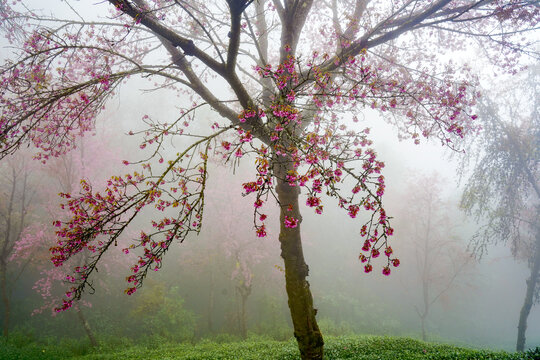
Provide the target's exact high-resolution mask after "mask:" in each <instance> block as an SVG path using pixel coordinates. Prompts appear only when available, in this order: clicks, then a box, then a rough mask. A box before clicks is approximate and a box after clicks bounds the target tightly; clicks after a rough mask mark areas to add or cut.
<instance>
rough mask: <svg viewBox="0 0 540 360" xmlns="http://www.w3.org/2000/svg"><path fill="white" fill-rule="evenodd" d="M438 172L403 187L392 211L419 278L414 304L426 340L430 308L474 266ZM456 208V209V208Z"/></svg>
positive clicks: (417, 178) (416, 179) (399, 233)
mask: <svg viewBox="0 0 540 360" xmlns="http://www.w3.org/2000/svg"><path fill="white" fill-rule="evenodd" d="M442 186H443V184H442V180H441V178H440V176H439V175H438V174H436V173H435V174H433V175H431V176H418V177H416V178H415V179H414V181H410V182H409V185H408V186H407V193H406V194H407V195H406V196H405V197H404V198H403V199H402V203H403V204H404V207H403V208H402V209H401V211H400V212H398V213H397V214H396V220H397V225H396V229H397V231H398V235H399V237H400V238H401V239H403V240H405V241H406V242H407V243H408V244H409V245H408V246H407V248H408V249H411V251H413V252H414V256H409V259H411V260H412V259H413V258H414V259H415V260H416V264H414V265H416V270H417V274H418V278H419V280H420V285H421V286H420V289H421V293H422V294H421V295H422V296H421V299H422V301H421V305H420V306H415V309H416V312H417V314H418V316H419V317H420V321H421V327H422V340H424V341H426V340H427V330H426V326H427V324H426V323H427V320H428V317H429V314H430V312H431V310H432V307H433V306H434V305H436V304H437V303H439V302H440V301H441V300H442V298H443V297H444V296H446V295H448V292H449V291H450V290H452V289H453V288H456V287H458V286H459V284H460V281H461V280H462V278H463V277H464V276H467V275H470V269H471V268H472V266H473V265H474V262H473V259H472V258H471V255H470V254H469V253H467V251H466V250H465V244H463V241H462V239H460V238H459V237H458V236H457V235H456V234H455V232H454V231H455V225H454V223H453V222H452V218H451V216H452V215H451V209H452V207H451V205H450V203H449V202H448V201H446V200H445V199H444V198H443V197H442V195H441V193H442V190H443V189H442ZM456 210H457V208H456Z"/></svg>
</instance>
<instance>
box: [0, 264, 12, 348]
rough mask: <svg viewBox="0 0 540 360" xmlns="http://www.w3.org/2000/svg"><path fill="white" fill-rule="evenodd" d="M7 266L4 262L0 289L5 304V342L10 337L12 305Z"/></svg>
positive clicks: (0, 266)
mask: <svg viewBox="0 0 540 360" xmlns="http://www.w3.org/2000/svg"><path fill="white" fill-rule="evenodd" d="M6 270H7V269H6V264H5V262H4V261H2V263H1V265H0V287H1V291H2V302H3V303H4V325H3V326H4V328H3V333H2V334H3V336H4V340H7V339H8V337H9V316H10V311H11V310H10V304H9V294H8V288H7V278H6Z"/></svg>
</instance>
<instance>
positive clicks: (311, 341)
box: [276, 166, 324, 360]
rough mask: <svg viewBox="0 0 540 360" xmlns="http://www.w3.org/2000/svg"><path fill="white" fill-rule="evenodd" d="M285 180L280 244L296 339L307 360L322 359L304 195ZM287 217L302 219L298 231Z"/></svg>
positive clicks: (279, 182) (281, 195)
mask: <svg viewBox="0 0 540 360" xmlns="http://www.w3.org/2000/svg"><path fill="white" fill-rule="evenodd" d="M284 167H286V166H284ZM283 170H285V171H286V170H288V169H283ZM285 171H283V173H285ZM284 178H285V176H283V177H282V176H278V177H277V187H276V191H277V194H278V199H279V202H280V205H281V214H280V222H281V227H280V234H279V242H280V243H281V257H282V258H283V261H284V263H285V285H286V288H287V296H288V302H289V310H290V312H291V318H292V322H293V327H294V337H295V338H296V341H297V342H298V347H299V349H300V356H301V358H302V359H303V360H313V359H322V358H323V345H324V341H323V338H322V334H321V331H320V330H319V327H318V325H317V321H316V320H315V315H316V313H317V310H316V309H314V308H313V298H312V296H311V291H310V290H309V283H308V282H307V281H306V277H307V276H308V272H309V270H308V266H307V264H306V262H305V260H304V254H303V251H302V240H301V237H300V222H301V216H300V211H299V209H298V196H299V194H300V191H299V189H298V188H297V187H291V186H289V184H288V183H287V182H286V181H284V180H282V179H284ZM285 216H289V217H294V218H295V219H298V225H297V226H296V227H294V228H290V227H286V226H285Z"/></svg>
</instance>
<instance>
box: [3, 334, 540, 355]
mask: <svg viewBox="0 0 540 360" xmlns="http://www.w3.org/2000/svg"><path fill="white" fill-rule="evenodd" d="M325 341H326V345H325V356H326V359H327V360H341V359H357V360H375V359H377V360H399V359H404V360H405V359H411V360H415V359H425V360H472V359H479V360H488V359H491V360H505V359H509V360H525V359H527V360H529V359H535V357H534V355H533V352H532V351H530V352H529V353H528V354H529V355H530V356H527V353H525V354H523V353H507V352H502V351H498V352H496V351H488V350H473V349H467V348H462V347H456V346H452V345H443V344H434V343H425V342H422V341H418V340H414V339H410V338H398V337H378V336H342V337H327V338H326V340H325ZM40 359H43V360H53V359H55V360H56V359H70V360H125V359H129V360H138V359H140V360H143V359H144V360H209V359H216V360H264V359H272V360H273V359H275V360H293V359H294V360H297V359H299V352H298V349H297V347H296V343H295V342H294V341H293V340H290V341H286V342H279V341H271V340H264V339H251V340H248V341H244V342H229V343H216V342H213V341H209V340H203V341H201V342H199V343H197V344H195V345H191V344H170V343H163V342H160V341H158V340H157V339H156V340H154V341H152V340H149V341H147V343H146V344H145V345H137V344H131V343H130V341H115V342H111V341H109V342H104V346H102V347H101V348H100V349H91V348H90V347H89V346H88V344H87V343H86V342H85V341H64V342H63V343H58V344H50V345H41V346H40V345H38V344H35V343H33V344H23V345H21V344H11V343H10V344H5V343H0V360H40ZM537 359H538V358H537Z"/></svg>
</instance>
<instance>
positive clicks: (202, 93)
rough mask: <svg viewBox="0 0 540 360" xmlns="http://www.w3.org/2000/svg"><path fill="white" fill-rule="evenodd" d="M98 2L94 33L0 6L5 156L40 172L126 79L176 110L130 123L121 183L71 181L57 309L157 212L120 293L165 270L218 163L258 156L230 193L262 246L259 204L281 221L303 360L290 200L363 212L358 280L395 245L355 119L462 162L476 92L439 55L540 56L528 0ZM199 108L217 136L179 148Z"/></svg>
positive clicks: (316, 354) (89, 27)
mask: <svg viewBox="0 0 540 360" xmlns="http://www.w3.org/2000/svg"><path fill="white" fill-rule="evenodd" d="M105 3H106V4H107V5H109V7H110V8H111V11H110V12H109V13H107V12H106V10H105V9H103V8H104V6H102V5H105V4H101V5H95V6H96V7H97V6H101V7H100V8H99V9H100V11H102V14H101V17H99V18H92V17H91V15H90V14H88V15H87V12H84V13H83V12H80V11H77V9H75V8H73V7H71V9H72V14H71V15H66V17H63V16H46V15H43V14H41V13H39V12H37V11H24V12H23V13H21V14H19V13H17V9H18V7H17V6H11V3H8V2H7V1H5V0H3V1H2V8H3V12H4V15H3V17H2V19H3V20H2V21H3V22H2V26H3V27H4V28H5V29H6V30H7V33H8V34H11V33H12V32H13V31H10V30H11V29H12V27H13V26H14V25H13V24H14V22H13V21H9V20H13V19H17V22H15V23H16V25H17V30H20V29H24V36H23V37H22V38H23V39H24V42H19V41H17V38H13V37H11V38H10V40H12V42H13V43H12V46H14V47H15V48H16V49H18V50H17V51H15V52H14V53H13V56H11V57H10V58H9V59H8V60H6V61H5V62H4V63H3V64H2V68H1V70H0V76H1V81H2V90H1V93H0V103H1V104H2V110H1V111H2V112H1V117H0V119H1V120H0V144H1V145H0V153H1V154H2V155H7V154H10V153H12V152H14V151H16V150H17V149H18V148H19V147H20V146H21V145H23V144H32V145H33V146H34V147H35V148H36V149H37V155H36V157H37V159H40V160H42V161H47V160H48V159H50V158H51V157H54V156H58V155H60V154H62V153H65V152H66V151H69V150H70V149H72V148H73V147H74V146H75V144H76V138H77V137H78V136H80V135H82V134H84V133H85V132H88V131H91V130H92V129H93V128H94V126H95V122H96V119H97V115H98V114H99V113H100V112H101V111H102V109H103V106H105V105H106V104H107V101H108V100H109V99H111V98H112V97H113V96H114V95H115V94H116V93H117V92H118V89H120V87H121V86H122V84H126V83H129V81H130V79H133V78H149V79H152V80H153V81H154V84H155V87H156V88H164V89H165V88H166V89H171V91H176V92H177V93H178V95H179V97H180V99H183V100H179V101H178V103H177V104H176V105H178V106H179V107H181V109H180V110H179V111H178V116H177V117H176V118H174V119H158V118H154V117H151V116H147V115H145V116H143V122H144V124H146V129H145V130H142V131H141V132H137V131H134V132H133V133H134V134H136V135H137V134H138V135H139V136H142V137H143V138H144V139H143V141H142V143H141V145H140V147H141V148H142V149H145V150H144V152H141V157H140V158H137V159H134V160H131V161H126V164H127V165H128V167H127V168H126V172H127V173H126V174H123V175H115V176H113V177H111V178H110V179H109V180H108V181H107V188H106V189H105V190H103V191H97V190H95V189H94V185H93V184H91V183H89V182H83V183H82V186H81V190H80V191H79V193H78V194H67V193H66V194H64V195H63V197H64V199H65V208H66V209H67V210H69V211H71V213H72V218H71V219H70V220H68V221H66V222H60V221H58V222H57V223H56V225H57V226H58V232H57V236H58V244H57V246H55V247H53V248H52V253H53V258H52V259H53V262H54V264H55V265H56V266H62V264H64V262H66V261H67V260H68V259H69V258H71V257H72V256H73V255H75V254H78V253H80V252H89V254H90V255H89V257H88V259H89V261H88V263H87V264H86V265H85V266H83V267H80V268H77V269H75V272H74V274H73V276H72V277H71V278H70V280H71V282H72V287H71V289H70V290H69V291H68V292H67V294H66V296H67V297H66V299H65V300H64V303H63V305H61V306H60V307H59V309H60V310H65V309H68V308H69V307H71V306H72V305H73V302H74V300H78V299H80V297H81V295H82V293H83V292H84V290H85V289H87V287H88V286H89V285H90V284H91V279H92V276H93V274H94V271H96V269H97V268H98V266H99V264H100V260H101V258H102V256H103V254H104V253H105V252H107V251H108V250H109V249H111V248H112V247H114V245H115V244H117V239H118V237H119V236H120V235H121V234H122V233H123V232H124V231H125V230H126V229H128V227H129V226H130V224H131V223H132V222H133V221H134V219H136V218H138V215H139V214H142V213H145V214H146V213H147V212H148V211H150V210H151V209H154V210H156V211H157V212H158V213H160V212H163V213H164V214H167V215H165V216H162V217H160V216H159V215H158V216H157V217H156V218H155V219H154V220H152V222H151V224H152V230H151V231H144V230H143V231H141V232H140V236H139V237H138V238H137V239H134V242H133V244H132V245H131V246H130V247H129V248H126V252H129V251H131V252H138V254H139V259H138V261H137V263H136V264H134V265H133V266H132V268H131V270H132V275H130V276H129V277H128V282H129V284H130V285H129V287H128V289H126V293H128V294H133V293H134V292H135V291H136V289H137V288H139V287H140V286H141V285H142V283H143V279H144V278H145V276H146V275H147V273H148V271H150V270H158V269H159V268H160V266H161V264H162V260H163V256H164V254H165V253H166V252H167V250H168V249H169V247H170V245H171V244H172V243H173V241H175V240H177V241H179V242H183V241H184V240H185V239H186V237H187V236H188V235H189V234H191V233H198V232H199V231H200V229H201V225H202V222H203V209H204V204H205V187H206V179H207V175H208V172H207V170H208V167H207V165H208V159H209V158H210V157H212V156H214V155H218V156H224V157H225V158H227V159H229V160H230V162H231V163H233V164H234V163H235V162H236V161H240V160H243V159H246V158H253V157H254V158H255V161H256V166H255V169H254V174H253V179H252V181H249V182H246V183H245V184H244V185H243V193H244V195H250V196H252V197H254V204H255V208H254V216H253V223H254V224H253V226H254V229H255V232H256V234H257V235H258V236H260V237H264V236H265V235H266V225H265V224H266V221H267V214H266V213H265V209H266V207H267V206H270V205H271V204H272V203H274V202H275V203H277V204H278V206H279V208H280V219H279V223H280V235H279V242H280V244H281V250H282V252H281V256H282V258H283V260H284V268H285V278H286V290H287V294H288V299H289V308H290V312H291V318H292V322H293V326H294V335H295V337H296V339H297V341H298V345H299V349H300V354H301V357H302V358H303V359H321V358H322V357H323V338H322V334H321V332H320V330H319V328H318V326H317V322H316V318H315V315H316V309H315V308H314V306H313V299H312V295H311V292H310V287H309V283H308V281H307V280H306V277H307V275H308V266H307V264H306V262H305V260H304V256H303V251H302V242H301V231H300V228H301V227H300V225H301V222H302V217H301V214H300V193H301V190H302V191H304V194H305V196H306V197H305V198H302V200H301V201H302V202H305V204H306V206H307V207H311V208H313V209H314V210H315V211H316V212H317V213H322V212H323V206H324V204H323V203H322V199H321V197H320V194H321V193H322V192H323V191H324V192H325V193H327V194H328V195H329V196H330V197H333V198H334V199H336V202H337V207H338V208H340V209H342V210H343V212H344V216H351V217H353V218H356V217H358V216H359V211H360V210H361V209H364V210H365V211H366V214H367V216H366V217H359V219H361V220H360V222H361V223H360V224H359V228H360V237H361V238H362V239H363V240H362V241H364V247H363V251H364V253H362V254H361V255H360V259H361V260H362V262H364V269H365V271H366V272H371V271H372V269H373V265H374V262H375V261H374V259H375V257H377V256H376V255H378V254H380V253H384V252H385V251H386V252H387V253H388V248H389V245H388V237H389V236H391V235H392V233H393V229H392V227H391V225H390V222H389V218H388V215H387V214H386V211H385V210H384V206H383V201H382V197H383V194H384V189H385V184H384V177H383V176H382V175H381V171H382V169H383V167H384V163H383V162H382V161H381V160H380V159H378V158H377V154H376V152H375V150H373V149H372V147H371V145H372V142H371V140H370V139H369V138H368V134H367V131H366V132H364V131H360V130H359V128H358V127H357V126H356V125H355V124H354V122H355V121H358V120H357V119H358V117H360V118H361V117H362V114H363V112H362V111H363V109H364V108H365V107H368V108H369V107H371V108H373V109H377V110H379V111H380V112H381V114H382V115H383V117H384V118H386V119H387V120H388V121H390V122H392V123H393V124H395V125H396V127H397V128H398V129H399V130H400V134H401V136H402V137H406V138H407V137H408V138H413V139H414V141H415V142H417V143H418V142H420V139H421V138H436V139H439V140H440V141H441V142H442V143H443V145H446V146H450V147H457V146H458V143H459V140H460V139H461V138H462V137H463V136H464V135H466V134H467V133H469V132H470V131H472V130H474V129H475V128H476V125H475V122H474V119H475V116H474V115H473V113H472V112H471V109H470V107H471V105H473V104H474V102H475V98H476V90H475V83H476V77H475V76H474V74H471V72H470V71H469V70H468V69H467V67H464V66H461V65H460V64H459V63H457V62H451V61H450V62H445V61H443V60H442V59H441V56H440V55H444V54H446V55H448V56H451V55H452V53H451V51H452V49H455V48H460V47H462V46H469V45H470V42H472V41H474V40H475V39H481V41H482V42H483V43H484V45H483V47H484V50H485V53H486V56H487V57H490V56H496V59H495V60H496V61H497V63H498V64H499V65H500V66H501V67H502V68H503V69H504V70H505V71H513V70H514V69H515V68H516V67H518V66H519V56H520V55H522V54H528V55H531V56H536V55H537V54H536V53H535V52H534V47H533V44H532V42H531V41H527V37H526V36H525V37H524V36H523V34H524V33H525V32H527V31H528V30H532V29H534V27H535V26H536V24H537V22H538V17H539V13H538V7H537V6H536V3H535V1H517V0H512V1H498V0H477V1H460V0H437V1H434V2H421V1H415V0H394V1H387V2H374V1H371V2H370V1H350V0H342V1H337V0H334V1H318V2H315V1H313V0H273V1H264V0H257V1H253V0H236V1H233V0H227V1H211V2H208V1H206V2H203V1H199V0H190V1H182V0H108V1H107V2H105ZM70 6H71V5H70ZM493 29H497V30H496V31H494V30H493ZM203 107H209V108H211V109H212V110H214V111H215V112H216V113H217V115H216V121H215V122H214V124H213V125H212V127H211V128H209V129H206V130H204V129H203V130H201V131H198V133H196V134H195V133H191V132H190V130H189V129H193V128H194V127H191V128H188V127H189V125H190V124H192V123H195V124H199V123H200V121H199V118H198V116H197V115H198V112H199V110H200V109H201V108H203ZM349 120H350V124H349V127H347V123H348V122H349ZM195 128H196V129H200V127H195ZM172 138H174V139H176V138H183V139H184V140H185V142H183V148H182V150H180V151H178V152H177V153H176V154H171V153H170V152H168V151H166V148H165V147H166V145H167V144H168V143H169V139H172ZM147 152H148V153H150V155H149V156H148V157H147V154H148V153H147ZM153 159H155V160H156V161H155V162H153V161H151V160H153ZM137 166H138V167H139V169H137V170H135V167H137ZM345 179H348V180H350V182H344V180H345ZM169 210H174V213H175V215H169ZM246 220H248V219H246ZM393 256H394V255H393V254H388V256H383V257H382V258H383V260H382V272H383V274H385V275H388V274H390V272H391V267H392V266H396V265H397V264H398V263H399V261H398V260H397V258H394V257H393Z"/></svg>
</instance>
